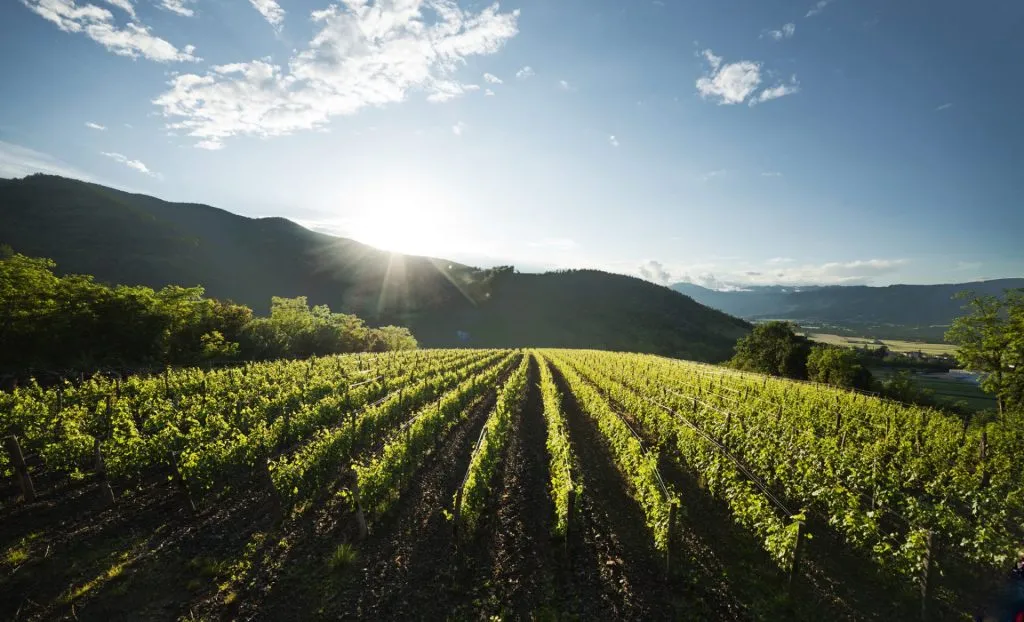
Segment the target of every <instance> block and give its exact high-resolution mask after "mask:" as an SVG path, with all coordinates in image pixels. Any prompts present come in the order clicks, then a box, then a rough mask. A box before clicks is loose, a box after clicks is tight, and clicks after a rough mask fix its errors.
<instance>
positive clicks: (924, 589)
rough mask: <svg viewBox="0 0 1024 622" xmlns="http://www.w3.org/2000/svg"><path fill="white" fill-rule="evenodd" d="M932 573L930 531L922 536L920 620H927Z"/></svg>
mask: <svg viewBox="0 0 1024 622" xmlns="http://www.w3.org/2000/svg"><path fill="white" fill-rule="evenodd" d="M931 573H932V532H931V531H927V532H925V536H924V564H923V566H922V568H921V581H920V584H921V622H927V621H928V599H929V597H930V596H931V586H930V585H929V581H930V579H931Z"/></svg>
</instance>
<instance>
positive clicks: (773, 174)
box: [761, 171, 782, 177]
mask: <svg viewBox="0 0 1024 622" xmlns="http://www.w3.org/2000/svg"><path fill="white" fill-rule="evenodd" d="M761 177H782V173H780V172H778V171H764V172H763V173H761Z"/></svg>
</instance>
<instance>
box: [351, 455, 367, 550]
mask: <svg viewBox="0 0 1024 622" xmlns="http://www.w3.org/2000/svg"><path fill="white" fill-rule="evenodd" d="M352 497H353V499H354V500H355V502H356V525H357V526H358V527H359V539H360V540H364V539H365V538H366V515H365V514H363V502H362V501H360V500H359V475H358V474H357V473H356V472H355V470H353V471H352Z"/></svg>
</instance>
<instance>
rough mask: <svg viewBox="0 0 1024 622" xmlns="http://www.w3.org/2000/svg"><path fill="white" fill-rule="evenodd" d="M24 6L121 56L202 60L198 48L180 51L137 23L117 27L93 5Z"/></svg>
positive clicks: (63, 0) (36, 0)
mask: <svg viewBox="0 0 1024 622" xmlns="http://www.w3.org/2000/svg"><path fill="white" fill-rule="evenodd" d="M21 2H22V4H24V5H25V6H26V7H28V8H29V9H30V10H31V11H33V12H34V13H36V14H37V15H39V16H40V17H42V18H43V19H45V20H47V21H50V22H53V23H54V24H56V25H57V27H58V28H60V29H61V30H63V31H64V32H81V33H84V34H85V35H86V36H87V37H89V38H90V39H92V40H93V41H95V42H96V43H99V44H100V45H102V46H103V47H105V48H107V50H108V51H110V52H113V53H114V54H117V55H119V56H128V57H131V58H138V57H140V56H142V57H144V58H148V59H149V60H154V61H158V62H162V63H166V62H171V61H193V62H195V61H199V60H201V59H199V58H196V56H195V55H194V54H193V52H195V48H194V47H193V46H190V45H187V46H185V48H184V49H183V50H178V48H176V47H175V46H174V45H172V44H170V43H168V42H167V41H166V40H164V39H161V38H160V37H157V36H155V35H153V33H151V32H150V30H149V28H147V27H146V26H143V25H141V24H139V23H136V22H129V23H127V24H125V26H124V28H118V27H117V26H116V25H115V24H114V15H113V14H112V13H111V12H110V11H108V10H107V9H104V8H102V7H98V6H96V5H94V4H84V5H82V6H79V5H77V4H75V1H74V0H21Z"/></svg>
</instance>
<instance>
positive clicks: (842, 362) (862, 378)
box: [807, 345, 871, 389]
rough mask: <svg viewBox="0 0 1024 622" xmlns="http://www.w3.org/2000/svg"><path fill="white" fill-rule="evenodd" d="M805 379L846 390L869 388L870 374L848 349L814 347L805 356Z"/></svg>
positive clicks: (853, 352) (824, 346) (827, 346)
mask: <svg viewBox="0 0 1024 622" xmlns="http://www.w3.org/2000/svg"><path fill="white" fill-rule="evenodd" d="M807 377H808V379H810V380H813V381H814V382H821V383H823V384H830V385H833V386H837V387H845V388H848V389H869V388H871V372H869V371H868V370H867V369H866V368H865V367H864V366H863V365H861V362H860V358H859V357H858V356H857V353H856V352H855V351H853V350H850V349H848V348H837V347H835V346H829V345H816V346H813V347H812V348H811V352H810V354H808V355H807Z"/></svg>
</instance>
